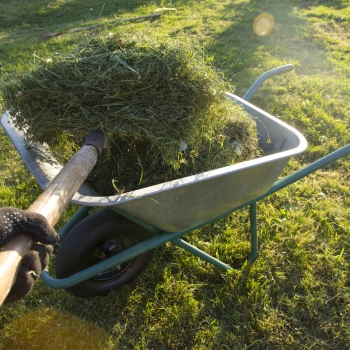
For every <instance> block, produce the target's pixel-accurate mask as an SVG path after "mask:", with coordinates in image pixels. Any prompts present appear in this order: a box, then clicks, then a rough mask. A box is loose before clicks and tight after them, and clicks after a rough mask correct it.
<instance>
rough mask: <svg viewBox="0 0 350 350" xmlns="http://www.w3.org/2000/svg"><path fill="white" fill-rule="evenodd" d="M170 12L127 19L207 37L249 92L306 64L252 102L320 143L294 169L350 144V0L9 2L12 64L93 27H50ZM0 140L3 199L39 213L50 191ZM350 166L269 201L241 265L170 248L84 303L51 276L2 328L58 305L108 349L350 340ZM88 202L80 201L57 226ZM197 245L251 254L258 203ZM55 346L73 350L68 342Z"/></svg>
mask: <svg viewBox="0 0 350 350" xmlns="http://www.w3.org/2000/svg"><path fill="white" fill-rule="evenodd" d="M160 7H176V8H177V11H169V12H166V13H165V14H164V15H162V17H161V19H159V20H156V21H145V22H142V23H133V24H123V26H125V27H134V28H138V29H139V30H144V31H147V32H151V33H153V35H157V36H174V37H178V38H181V37H188V36H192V37H196V38H197V39H199V40H200V41H201V42H202V45H203V48H204V49H205V50H206V52H207V54H208V55H209V56H213V58H214V63H215V65H216V66H217V67H218V68H219V69H220V70H221V71H222V72H223V74H224V75H225V76H226V77H227V78H228V79H229V80H230V81H231V83H232V84H233V85H234V86H235V87H236V90H235V93H236V94H237V95H239V96H243V95H244V93H245V92H246V90H247V89H248V88H249V86H250V85H251V84H252V83H253V82H254V80H255V79H256V78H258V76H259V75H260V74H262V73H263V72H264V71H266V70H268V69H271V68H275V67H277V66H280V65H282V64H286V63H292V64H293V65H294V67H295V70H294V71H293V72H291V73H288V74H286V75H281V76H278V77H274V78H272V79H270V80H268V81H267V82H265V83H264V85H263V86H262V87H261V88H260V89H259V90H258V92H257V93H256V95H255V96H254V98H253V99H252V102H253V103H254V104H256V105H257V106H259V107H261V108H262V109H264V110H266V111H268V112H269V113H271V114H273V115H275V116H278V117H280V118H281V119H282V120H284V121H286V122H287V123H289V124H290V125H292V126H294V127H295V128H297V129H298V130H299V131H300V132H302V133H303V134H304V136H305V137H306V138H307V140H308V143H309V146H308V150H307V151H306V152H305V153H304V154H302V155H300V156H298V157H295V158H293V160H292V161H291V162H290V163H289V164H288V166H287V168H286V169H285V171H284V174H283V175H287V174H290V173H292V172H293V171H295V170H297V169H300V168H301V167H303V166H304V165H306V164H309V163H311V162H313V161H315V160H317V159H319V158H320V157H322V156H324V155H326V154H328V153H329V152H331V151H334V150H336V149H337V148H339V147H341V146H344V145H346V144H347V143H349V142H350V133H349V126H350V115H349V113H350V94H349V92H350V84H349V82H350V55H349V53H350V30H349V28H350V1H348V0H334V1H327V0H312V1H308V2H307V3H305V2H303V1H299V0H291V1H279V0H269V1H260V0H222V1H220V0H217V1H214V0H203V1H200V0H197V1H194V0H192V1H191V0H189V1H145V0H134V1H126V0H125V1H124V0H120V1H100V0H94V1H93V2H92V1H91V2H90V3H89V2H86V1H80V0H78V1H72V0H66V1H64V0H61V1H59V0H57V1H49V0H44V1H39V0H32V1H30V2H29V1H28V2H24V1H9V0H5V1H2V2H0V73H1V75H2V77H6V76H7V75H8V74H11V73H13V72H15V71H16V70H19V69H30V66H31V63H32V62H33V60H35V59H37V58H36V56H38V57H42V58H45V54H46V53H48V52H50V53H52V52H61V51H64V50H68V49H69V48H71V47H72V46H73V45H75V44H76V43H78V42H80V41H82V40H85V38H86V36H89V35H92V34H93V32H91V31H90V32H81V33H79V34H78V33H76V34H67V35H63V36H60V37H57V38H55V39H52V40H49V41H43V40H40V39H39V36H40V35H42V34H45V33H49V32H57V31H61V30H64V29H71V28H75V27H80V26H85V25H91V24H95V23H105V25H104V26H102V28H99V29H98V30H107V31H113V29H114V28H115V26H113V25H108V22H111V21H113V20H116V19H122V18H131V17H136V16H141V15H147V14H150V13H153V12H154V11H155V10H156V9H157V8H160ZM263 12H268V13H271V14H272V15H273V16H274V19H275V27H274V29H273V31H272V32H271V34H270V35H269V36H267V37H258V36H256V35H255V34H254V32H253V30H252V24H253V21H254V19H255V18H256V16H258V15H259V14H261V13H263ZM119 26H121V25H119ZM94 33H95V34H96V33H97V30H95V31H94ZM0 138H1V140H0V206H5V205H11V206H16V207H19V208H27V207H28V206H29V205H30V203H32V202H33V200H34V199H35V198H36V197H37V196H38V195H39V194H40V193H41V191H40V189H39V188H38V186H37V184H36V182H35V180H34V179H33V177H32V176H31V174H30V173H29V172H28V171H27V169H26V168H25V166H24V165H23V163H22V161H21V159H20V157H19V156H18V154H17V152H16V151H15V150H14V148H13V146H12V145H11V142H10V141H9V139H8V138H7V136H6V135H5V134H4V132H3V131H0ZM349 169H350V163H349V158H348V157H347V158H343V159H341V160H339V161H337V162H335V163H332V164H331V165H329V166H327V167H325V168H324V169H322V170H321V171H318V172H317V173H314V174H312V175H310V176H308V177H307V178H305V179H303V180H301V181H298V182H296V183H294V184H293V185H291V186H289V187H288V188H286V189H284V190H281V191H279V192H277V193H275V194H274V195H272V196H270V197H269V198H267V199H265V200H263V201H261V202H259V203H258V222H259V239H260V247H259V257H258V259H257V261H256V262H255V263H254V264H253V265H251V266H244V268H243V269H242V270H241V271H231V272H229V273H226V274H225V273H222V272H221V271H220V270H218V269H217V268H214V267H212V266H209V265H208V264H207V263H204V262H202V261H200V260H199V259H198V258H196V257H194V256H192V255H190V254H189V253H186V252H184V251H183V250H181V248H176V247H174V246H171V245H168V244H166V245H164V246H162V247H160V248H158V249H157V250H156V252H155V257H154V260H153V262H152V263H151V264H150V266H149V268H148V269H147V270H146V272H145V273H144V274H143V275H142V276H141V277H140V278H138V279H137V280H135V281H134V282H133V283H132V284H130V285H128V286H125V287H122V288H120V289H118V290H117V291H115V292H112V293H110V294H109V295H108V296H107V297H104V298H96V299H90V300H83V299H77V298H75V297H73V296H71V295H69V294H68V293H66V292H65V291H64V290H54V289H50V288H48V287H47V286H45V285H44V284H43V283H42V282H41V281H39V282H38V283H37V285H36V287H35V289H34V291H33V292H32V293H31V294H30V295H28V296H27V297H26V298H25V299H24V300H22V301H21V302H19V303H17V304H15V305H6V306H3V307H2V308H1V310H0V327H2V328H4V330H7V331H6V332H9V331H8V329H11V322H13V321H14V320H15V319H18V318H20V317H22V316H23V315H26V314H28V313H30V312H34V311H35V310H39V309H42V308H48V307H49V308H54V309H57V310H61V311H64V312H68V313H70V314H72V315H74V316H77V317H79V318H82V319H85V320H87V321H89V322H91V323H93V324H95V325H96V326H98V327H99V328H101V329H102V330H103V331H104V332H105V333H106V334H107V336H108V338H109V341H108V342H106V344H105V345H103V346H102V348H106V349H111V348H113V347H117V348H118V349H326V348H327V349H328V348H333V349H348V348H350V292H349V284H350V276H349V261H350V260H349V245H350V240H349V216H350V215H349V202H350V200H349V192H350V189H349ZM208 190H213V191H215V189H208ZM76 209H77V208H76V207H75V206H70V207H69V209H68V210H67V212H66V213H65V215H64V216H63V218H62V219H61V220H60V222H59V224H58V225H57V229H59V227H60V226H61V225H62V224H63V223H64V222H66V221H67V220H68V218H69V217H70V216H71V215H72V213H73V212H74V211H75V210H76ZM194 210H195V208H194ZM186 240H188V241H189V242H190V243H193V244H195V245H196V246H198V247H199V248H202V249H204V250H205V251H206V252H208V253H210V254H212V255H214V256H216V257H218V258H220V259H221V260H223V261H224V262H226V263H228V264H234V263H236V262H237V261H242V260H243V259H244V257H245V256H246V254H248V252H249V243H248V242H249V226H248V211H247V210H242V211H240V212H237V213H235V214H233V215H232V216H230V217H229V218H226V219H224V220H221V221H219V222H217V223H215V224H212V225H210V226H208V227H206V228H204V229H202V230H200V231H197V232H193V233H190V234H188V235H187V236H186ZM33 322H35V320H33ZM28 327H29V328H28V329H29V330H28V332H30V325H29V326H28ZM6 332H5V333H4V332H2V335H4V334H6ZM38 336H43V337H45V332H42V334H40V335H38ZM71 336H72V337H74V333H73V332H72V335H71ZM55 346H56V347H55ZM0 348H1V347H0ZM28 348H29V345H28ZM33 348H34V347H33ZM56 348H57V349H64V341H63V340H62V344H56V345H55V344H53V349H56Z"/></svg>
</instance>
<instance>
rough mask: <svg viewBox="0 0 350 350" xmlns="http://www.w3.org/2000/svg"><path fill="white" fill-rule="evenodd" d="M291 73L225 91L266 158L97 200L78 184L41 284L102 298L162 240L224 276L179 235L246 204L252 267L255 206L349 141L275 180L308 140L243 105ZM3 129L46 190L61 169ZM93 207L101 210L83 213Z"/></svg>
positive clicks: (6, 120)
mask: <svg viewBox="0 0 350 350" xmlns="http://www.w3.org/2000/svg"><path fill="white" fill-rule="evenodd" d="M292 69H293V67H292V65H285V66H282V67H279V68H276V69H273V70H270V71H268V72H265V73H264V74H263V75H262V76H261V77H260V78H259V79H257V80H256V81H255V83H254V84H253V85H252V86H251V88H250V89H249V90H248V92H247V93H246V94H245V95H244V96H243V98H240V97H238V96H236V95H234V94H231V93H227V97H228V98H229V99H230V100H232V103H237V104H239V105H241V106H242V107H243V108H244V109H245V111H246V112H248V113H249V114H250V115H251V116H252V117H253V118H254V120H255V121H256V124H257V132H258V135H257V136H258V139H259V145H260V147H261V148H262V150H263V152H264V156H262V157H260V158H256V159H252V160H249V161H245V162H241V163H238V164H234V165H231V166H227V167H223V168H219V169H215V170H211V171H207V172H204V173H200V174H196V175H193V176H188V177H184V178H181V179H178V180H174V181H169V182H165V183H161V184H158V185H154V186H150V187H146V188H143V189H140V190H136V191H133V192H128V193H124V194H120V195H115V196H99V195H98V194H96V193H94V191H93V190H92V189H91V188H90V187H89V185H88V184H87V183H83V184H82V185H81V187H80V188H79V190H78V191H77V192H76V193H75V194H74V196H73V198H72V200H71V202H72V203H74V204H78V205H80V206H81V208H80V209H79V210H78V211H77V212H76V213H75V214H74V215H73V216H72V218H71V219H70V220H69V221H68V223H67V224H66V225H65V226H64V227H63V228H62V229H61V230H60V232H59V235H60V237H61V244H60V248H59V249H58V251H57V255H56V261H55V270H56V271H55V272H56V277H57V278H53V277H52V276H51V275H50V274H49V272H47V271H44V272H43V273H42V274H41V278H42V280H43V281H44V282H45V283H46V284H47V285H48V286H50V287H52V288H57V289H67V290H68V291H69V292H70V293H72V294H74V295H76V296H79V297H94V296H98V295H105V294H107V293H108V292H109V291H110V290H112V289H115V288H117V287H120V286H122V285H124V284H128V283H130V282H131V281H133V280H134V279H135V278H136V277H137V276H139V275H140V274H141V273H142V271H143V270H144V269H145V268H146V267H147V265H148V264H149V263H150V261H151V259H152V255H153V251H154V249H155V248H156V247H159V246H161V245H162V244H165V243H167V242H170V243H172V244H174V245H176V246H178V247H181V248H183V249H185V250H187V251H189V252H190V253H192V254H194V255H195V256H197V257H199V258H201V259H203V260H205V261H206V262H208V263H210V264H212V265H214V266H216V267H218V268H219V269H221V270H223V271H227V270H229V269H232V267H231V266H230V265H228V264H225V263H224V262H222V261H220V260H218V259H217V258H215V257H213V256H211V255H209V254H207V253H205V252H204V251H202V250H200V249H198V248H196V247H194V246H193V245H190V244H189V243H187V242H186V241H184V240H183V239H181V237H182V236H184V235H186V234H187V233H189V232H191V231H193V230H196V229H199V228H201V227H203V226H205V225H207V224H210V223H212V222H214V221H216V220H219V219H221V218H223V217H225V216H227V215H229V214H231V213H233V212H235V211H237V210H239V209H242V208H244V207H247V206H249V207H250V214H249V220H250V246H251V248H250V254H249V255H248V257H247V260H248V261H249V262H250V263H251V262H253V261H254V260H255V259H256V257H257V255H258V232H257V207H256V203H257V201H259V200H261V199H263V198H265V197H267V196H269V195H271V194H272V193H274V192H276V191H278V190H280V189H282V188H284V187H286V186H288V185H290V184H292V183H294V182H296V181H297V180H299V179H301V178H303V177H305V176H307V175H309V174H311V173H313V172H315V171H316V170H318V169H321V168H323V167H324V166H326V165H327V164H329V163H331V162H333V161H335V160H337V159H339V158H341V157H343V156H346V155H347V154H349V153H350V144H349V145H347V146H345V147H343V148H341V149H339V150H337V151H335V152H333V153H331V154H329V155H328V156H326V157H324V158H321V159H319V160H318V161H316V162H314V163H312V164H310V165H308V166H306V167H305V168H303V169H301V170H299V171H296V172H295V173H293V174H291V175H289V176H287V177H284V178H282V179H280V180H278V178H279V176H280V175H281V173H282V172H283V169H284V168H285V166H286V165H287V163H288V161H289V160H290V158H291V157H293V156H295V155H297V154H300V153H302V152H303V151H304V150H305V149H306V147H307V142H306V139H305V138H304V136H303V135H302V134H301V133H300V132H298V131H297V130H295V129H294V128H292V127H291V126H289V125H287V124H286V123H284V122H282V121H281V120H280V119H277V118H275V117H273V116H271V115H270V114H269V113H267V112H265V111H263V110H261V109H259V108H258V107H256V106H254V105H253V104H251V103H249V102H248V101H249V100H250V98H251V97H252V96H253V94H254V93H255V91H256V90H257V89H258V88H259V86H260V85H261V84H262V83H263V82H264V81H265V80H266V79H267V78H269V77H271V76H273V75H276V74H282V73H285V72H288V71H290V70H292ZM1 124H2V126H3V128H4V130H5V132H6V133H7V135H8V136H9V138H10V139H11V141H12V143H13V144H14V146H15V148H16V149H17V151H18V152H19V154H20V155H21V157H22V159H23V161H24V162H25V164H26V166H27V167H28V169H29V170H30V172H31V173H32V174H33V176H34V177H35V178H36V180H37V182H38V184H39V185H40V186H41V187H42V188H43V189H45V188H46V187H47V186H48V185H49V184H50V181H51V180H52V179H53V178H54V177H55V175H56V174H57V173H58V172H59V171H60V170H61V168H62V165H61V164H59V163H58V162H57V161H56V160H55V159H54V158H53V156H52V155H51V154H50V153H49V152H48V151H47V150H45V149H44V148H38V149H36V148H30V149H28V148H27V147H26V142H25V135H23V134H22V133H21V132H20V131H19V130H17V129H16V128H15V127H14V126H13V125H12V124H11V119H10V116H9V115H8V114H7V113H5V114H4V115H3V116H2V117H1ZM276 180H278V181H276ZM208 189H210V190H208ZM96 207H101V208H102V210H99V211H97V212H94V213H92V214H89V212H90V211H91V210H92V209H93V208H96Z"/></svg>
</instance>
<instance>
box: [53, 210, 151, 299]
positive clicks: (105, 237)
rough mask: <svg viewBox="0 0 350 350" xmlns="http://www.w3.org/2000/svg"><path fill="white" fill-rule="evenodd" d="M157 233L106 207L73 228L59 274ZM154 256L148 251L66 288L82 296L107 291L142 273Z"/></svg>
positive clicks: (58, 261)
mask: <svg viewBox="0 0 350 350" xmlns="http://www.w3.org/2000/svg"><path fill="white" fill-rule="evenodd" d="M153 236H154V234H153V233H152V232H150V231H148V230H146V229H144V228H143V227H141V226H139V225H137V224H135V223H133V222H132V221H130V220H128V219H126V218H124V217H123V216H121V215H119V214H117V213H115V212H114V211H113V210H110V209H103V210H101V211H99V212H97V213H94V214H92V215H90V216H88V217H86V218H85V219H83V220H82V221H80V222H79V223H78V224H77V225H76V226H74V227H73V229H72V230H71V231H69V233H68V234H67V236H66V237H65V239H64V240H63V242H62V244H61V247H60V249H59V250H58V253H57V256H56V262H55V269H56V276H57V278H65V277H69V276H71V275H73V274H74V273H76V272H78V271H81V270H83V269H85V268H87V267H89V266H92V265H94V264H96V263H98V262H100V261H103V260H105V259H107V258H108V257H110V256H112V255H115V254H118V253H120V252H122V251H123V250H125V249H127V248H130V247H132V246H134V245H136V244H137V243H140V242H142V241H145V240H147V239H148V238H150V237H153ZM152 256H153V250H151V251H148V252H146V253H144V254H141V255H139V256H137V257H135V258H133V259H131V260H129V261H126V262H124V263H122V264H121V265H118V266H116V267H114V268H112V269H110V270H108V271H105V272H102V273H100V274H98V275H96V276H94V277H92V278H90V279H88V280H86V281H83V282H81V283H79V284H76V285H74V286H72V287H69V288H67V289H66V290H67V291H68V292H70V293H71V294H73V295H76V296H78V297H81V298H91V297H94V296H102V295H107V294H108V292H109V291H110V290H111V289H114V288H117V287H120V286H122V285H124V284H128V283H130V282H131V281H133V280H134V279H135V278H136V277H137V276H139V275H140V274H141V272H142V271H143V270H144V269H145V268H146V267H147V265H148V264H149V262H150V261H151V259H152Z"/></svg>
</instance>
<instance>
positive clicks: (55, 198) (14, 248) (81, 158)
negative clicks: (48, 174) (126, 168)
mask: <svg viewBox="0 0 350 350" xmlns="http://www.w3.org/2000/svg"><path fill="white" fill-rule="evenodd" d="M97 158H98V151H97V149H96V147H94V146H92V145H85V146H83V147H82V148H81V149H80V150H79V151H78V152H77V153H76V154H75V155H74V156H73V157H72V158H71V159H70V160H69V162H68V163H67V164H66V165H65V166H64V167H63V168H62V170H61V171H60V172H59V173H58V174H57V175H56V177H55V178H54V179H53V180H52V181H51V183H50V185H49V186H48V187H47V188H46V190H45V191H44V192H43V193H42V194H41V195H40V196H39V197H38V198H37V199H36V201H35V202H34V203H33V204H32V205H31V206H30V207H29V208H28V210H29V211H31V212H35V213H39V214H42V215H43V216H44V217H45V218H46V219H47V220H48V222H49V224H50V225H51V226H54V225H55V224H56V222H57V221H58V219H59V218H60V216H61V215H62V213H63V212H64V210H65V208H66V207H67V205H68V204H69V202H70V200H71V199H72V197H73V195H74V194H75V192H77V190H78V189H79V187H80V186H81V184H82V183H83V182H84V181H85V179H86V177H87V176H88V175H89V173H90V172H91V170H92V168H93V167H94V166H95V164H96V161H97ZM33 243H34V242H33V241H32V240H31V238H30V237H28V236H25V235H19V236H17V237H15V238H14V239H12V240H11V241H10V242H8V243H7V244H6V245H5V246H4V247H3V248H1V249H0V305H2V303H3V302H4V300H5V299H6V296H7V295H8V293H9V291H10V289H11V287H12V285H13V283H14V281H15V279H16V274H17V268H18V265H19V262H20V261H21V259H22V256H23V255H24V254H25V253H26V252H27V251H29V250H30V249H31V247H32V246H33Z"/></svg>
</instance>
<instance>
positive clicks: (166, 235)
mask: <svg viewBox="0 0 350 350" xmlns="http://www.w3.org/2000/svg"><path fill="white" fill-rule="evenodd" d="M291 69H292V66H291V65H286V66H282V67H279V68H276V69H273V70H270V71H268V72H265V73H264V74H263V75H262V76H260V77H259V78H258V79H257V80H256V81H255V83H254V84H253V85H252V86H251V88H250V89H249V90H248V92H247V93H246V94H245V95H244V97H243V99H244V100H246V101H248V100H249V99H250V98H251V97H252V96H253V94H254V93H255V91H256V90H257V89H258V88H259V86H260V85H261V84H262V83H263V82H264V81H265V80H266V79H267V78H269V77H271V76H273V75H276V74H281V73H285V72H288V71H290V70H291ZM348 154H350V144H348V145H346V146H344V147H343V148H341V149H339V150H337V151H335V152H333V153H331V154H329V155H327V156H325V157H323V158H321V159H319V160H317V161H316V162H314V163H312V164H310V165H308V166H306V167H304V168H302V169H301V170H298V171H296V172H294V173H292V174H291V175H289V176H286V177H284V178H282V179H280V180H278V181H277V182H275V183H274V184H273V185H272V186H271V187H270V189H269V190H268V191H267V192H266V193H265V194H263V195H261V196H259V197H257V198H254V199H253V200H250V201H248V202H246V203H244V204H242V205H239V206H237V207H235V208H233V209H232V210H229V211H227V212H225V213H223V214H221V215H219V216H216V217H214V218H212V219H210V220H207V221H205V222H203V223H200V224H198V225H195V226H193V227H190V228H188V229H185V230H181V231H178V232H165V231H164V230H160V229H158V228H156V227H154V226H152V225H149V224H148V223H146V222H144V221H143V220H140V219H138V218H136V217H133V216H131V215H128V214H126V213H125V212H121V211H119V210H118V209H117V208H114V207H110V209H112V210H114V211H116V212H117V213H119V214H120V215H122V216H124V217H126V218H127V219H129V220H131V221H133V222H135V223H136V224H138V225H140V226H142V227H144V228H146V229H147V230H149V231H151V232H153V233H155V234H156V235H155V236H154V237H152V238H149V239H147V240H146V241H144V242H141V243H139V244H137V245H135V246H133V247H131V248H128V249H126V250H124V251H123V252H121V253H118V254H117V255H115V256H112V257H109V258H108V259H106V260H104V261H102V262H99V263H97V264H95V265H93V266H91V267H89V268H86V269H84V270H82V271H80V272H78V273H75V274H73V275H71V276H70V277H67V278H63V279H56V278H53V277H52V276H51V275H50V274H49V272H48V271H44V272H43V273H42V274H41V278H42V280H43V281H44V282H45V283H46V284H47V285H48V286H50V287H52V288H56V289H65V288H69V287H71V286H73V285H75V284H78V283H80V282H82V281H84V280H87V279H89V278H92V277H94V276H96V275H98V274H99V273H101V272H103V271H106V270H108V269H111V268H113V267H115V266H118V265H121V264H122V263H124V262H126V261H128V260H131V259H133V258H135V257H137V256H139V255H140V254H143V253H145V252H147V251H150V250H153V249H155V248H156V247H159V246H161V245H163V244H165V243H167V242H171V243H172V244H174V245H176V246H178V247H181V248H183V249H185V250H187V251H188V252H190V253H192V254H193V255H195V256H197V257H199V258H200V259H202V260H205V261H206V262H208V263H210V264H212V265H214V266H216V267H218V268H219V269H221V270H223V271H228V270H230V269H233V267H231V266H229V265H227V264H225V263H223V262H222V261H220V260H218V259H216V258H214V257H213V256H211V255H209V254H207V253H205V252H204V251H202V250H200V249H198V248H196V247H194V246H193V245H191V244H189V243H187V242H186V241H184V240H182V239H181V238H180V237H182V236H184V235H186V234H187V233H189V232H192V231H194V230H197V229H200V228H202V227H204V226H205V225H208V224H210V223H212V222H215V221H217V220H219V219H221V218H224V217H226V216H227V215H229V214H231V213H233V212H235V211H238V210H240V209H242V208H245V207H248V206H249V208H250V212H249V220H250V243H251V248H250V254H249V255H248V257H247V261H248V262H249V263H252V262H254V260H255V259H256V258H257V256H258V223H257V202H258V201H260V200H262V199H264V198H266V197H268V196H270V195H271V194H273V193H275V192H277V191H279V190H281V189H283V188H284V187H287V186H289V185H291V184H293V183H294V182H296V181H298V180H300V179H302V178H303V177H305V176H308V175H310V174H312V173H314V172H315V171H317V170H319V169H322V168H323V167H325V166H326V165H328V164H330V163H332V162H334V161H336V160H338V159H340V158H342V157H345V156H347V155H348ZM91 209H92V207H90V206H82V207H81V208H80V209H79V210H78V211H77V212H76V214H74V215H73V216H72V218H71V219H70V220H69V222H68V223H67V224H66V225H65V226H64V227H63V228H62V229H61V231H60V232H59V235H60V236H61V237H62V239H63V238H64V236H65V235H66V234H67V233H68V232H69V231H70V230H71V229H72V228H73V227H74V226H75V225H76V224H77V223H78V222H80V221H81V220H82V219H83V218H85V217H86V216H88V213H89V211H90V210H91Z"/></svg>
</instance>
